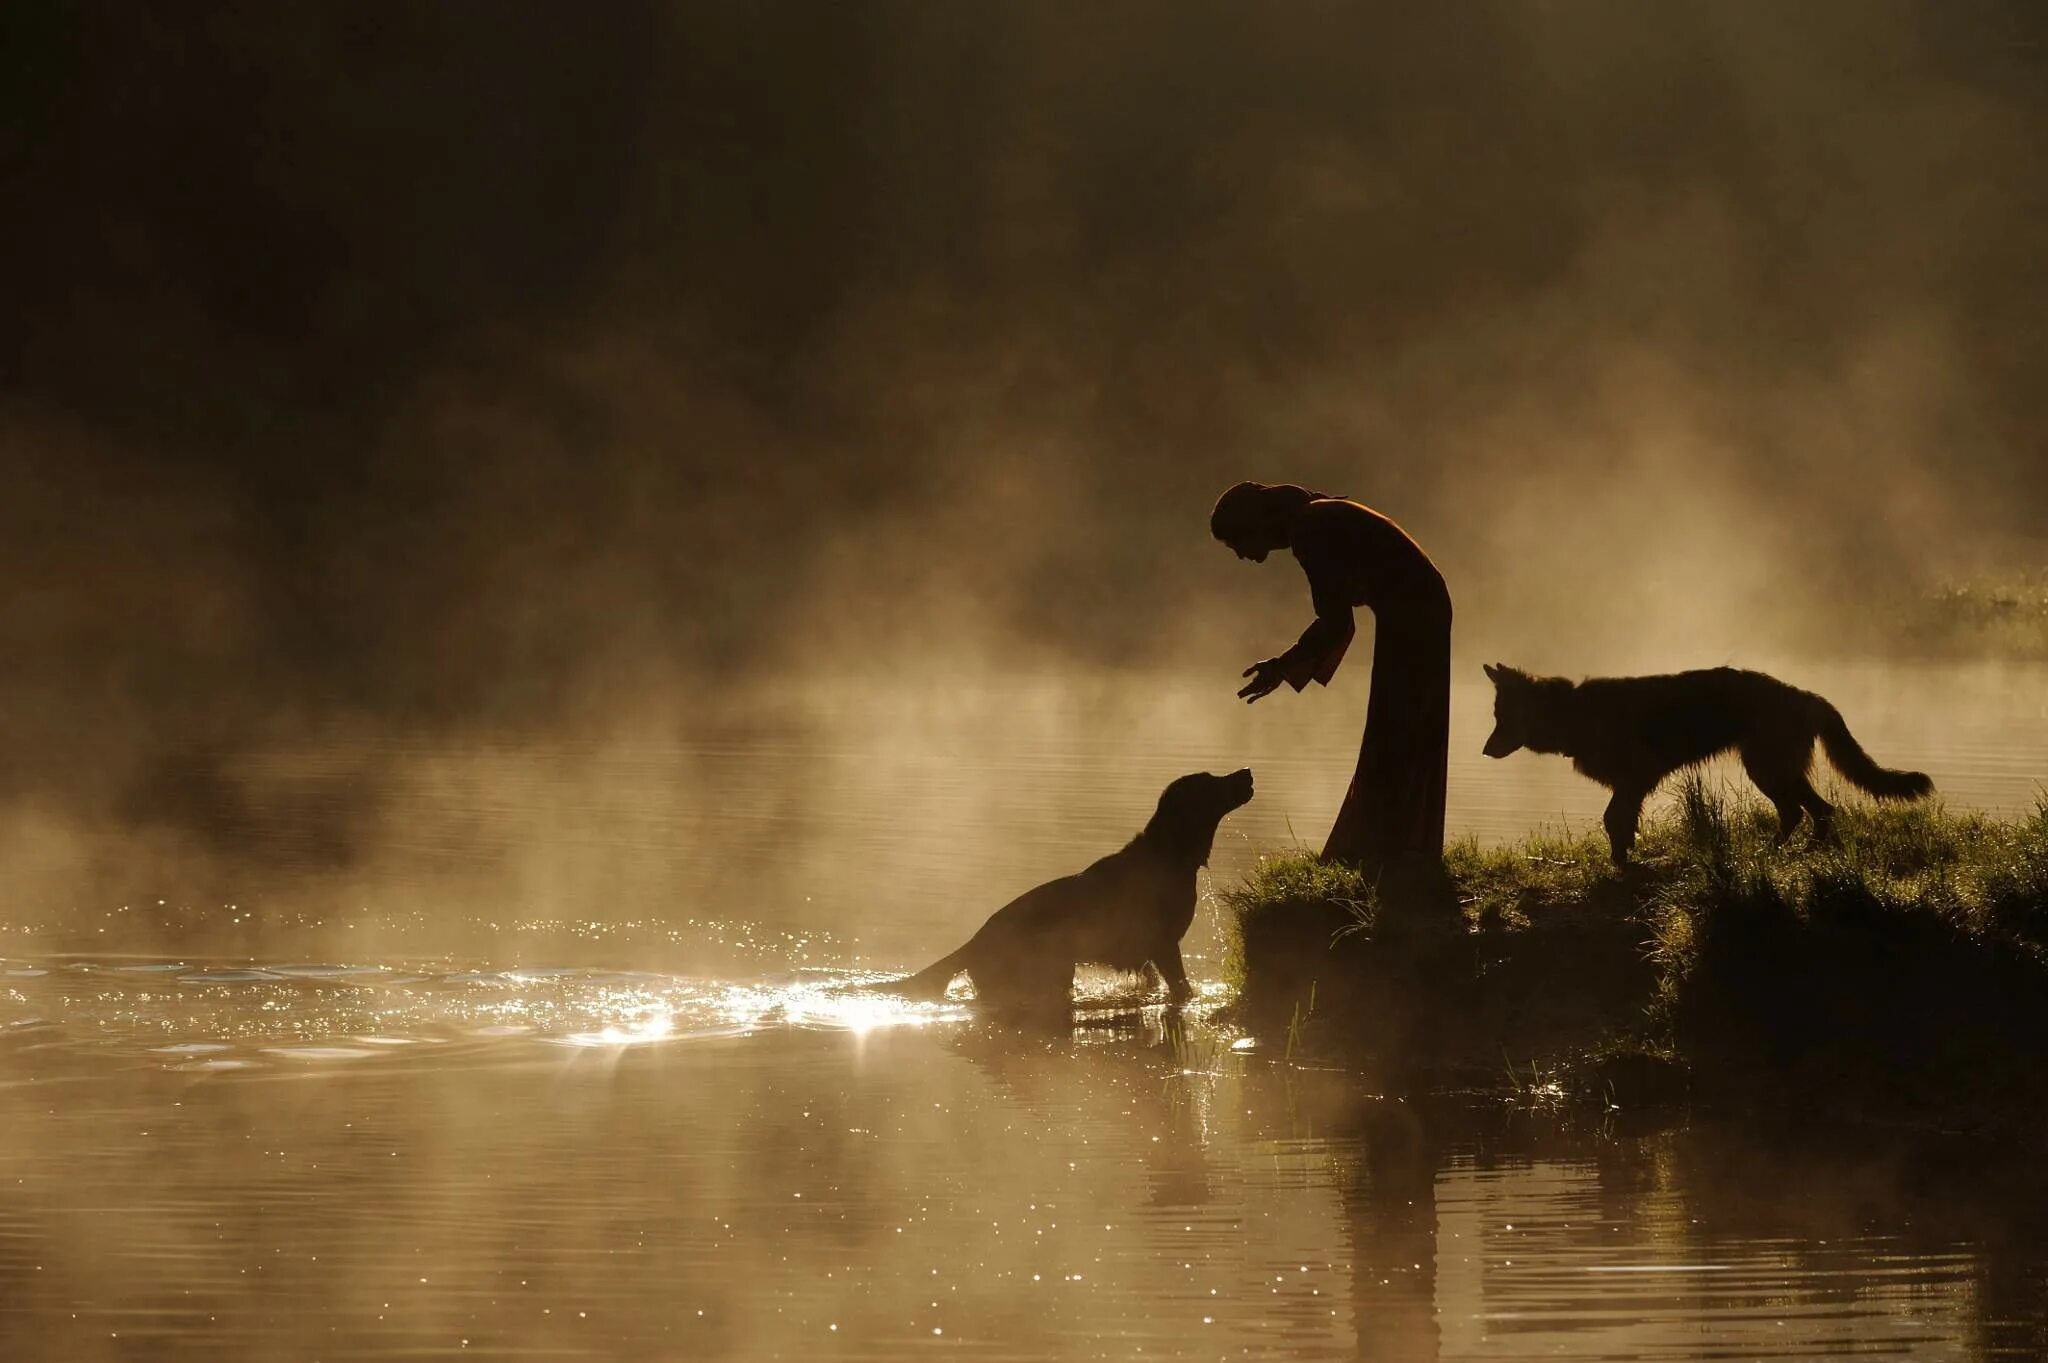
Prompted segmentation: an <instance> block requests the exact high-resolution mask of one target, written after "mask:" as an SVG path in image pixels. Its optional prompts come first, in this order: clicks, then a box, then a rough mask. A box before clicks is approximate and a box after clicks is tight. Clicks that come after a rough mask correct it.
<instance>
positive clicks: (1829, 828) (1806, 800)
mask: <svg viewBox="0 0 2048 1363" xmlns="http://www.w3.org/2000/svg"><path fill="white" fill-rule="evenodd" d="M1802 784H1803V785H1804V786H1805V787H1806V793H1805V794H1803V795H1801V796H1800V797H1799V803H1800V804H1802V805H1805V806H1806V812H1807V813H1808V814H1811V815H1812V816H1813V836H1814V838H1815V839H1816V840H1818V841H1820V842H1833V841H1834V840H1835V807H1834V806H1833V805H1831V804H1829V803H1828V802H1827V801H1826V800H1823V799H1822V798H1821V795H1820V792H1819V791H1817V790H1815V789H1814V788H1813V782H1811V781H1802Z"/></svg>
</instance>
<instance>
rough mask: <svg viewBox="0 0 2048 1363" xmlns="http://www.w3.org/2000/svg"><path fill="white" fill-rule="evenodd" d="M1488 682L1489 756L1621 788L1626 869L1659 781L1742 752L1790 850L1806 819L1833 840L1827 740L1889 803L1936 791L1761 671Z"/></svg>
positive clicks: (1614, 831)
mask: <svg viewBox="0 0 2048 1363" xmlns="http://www.w3.org/2000/svg"><path fill="white" fill-rule="evenodd" d="M1486 675H1487V676H1488V677H1489V678H1491V679H1492V681H1493V736H1492V737H1490V738H1488V739H1487V740H1486V748H1485V752H1486V755H1487V756H1488V757H1506V756H1507V755H1508V754H1509V753H1511V752H1513V751H1515V749H1517V748H1527V749H1529V750H1530V751H1531V752H1544V753H1562V754H1563V755H1564V756H1566V757H1569V758H1571V759H1572V765H1573V766H1574V767H1576V768H1577V769H1578V770H1579V772H1580V773H1581V774H1582V775H1585V776H1590V777H1592V778H1593V779H1594V780H1595V781H1598V782H1599V783H1600V784H1601V785H1603V786H1606V787H1607V788H1608V789H1609V790H1611V791H1613V792H1614V798H1613V799H1612V800H1610V801H1609V802H1608V804H1607V814H1606V817H1605V819H1604V820H1603V822H1605V823H1606V825H1607V842H1608V848H1609V850H1610V851H1611V852H1612V854H1613V857H1614V862H1615V864H1616V865H1617V866H1620V865H1626V864H1627V862H1628V854H1629V849H1630V848H1632V847H1633V846H1634V845H1635V840H1636V822H1637V820H1638V819H1639V818H1640V817H1641V815H1642V811H1643V801H1644V800H1646V799H1648V798H1649V796H1650V792H1651V791H1653V790H1655V789H1656V788H1657V783H1658V782H1660V781H1662V780H1663V779H1664V778H1665V777H1667V776H1669V775H1670V774H1671V773H1672V772H1674V771H1677V770H1679V769H1680V768H1681V767H1689V766H1692V765H1693V764H1694V763H1696V762H1704V761H1706V760H1707V759H1708V758H1710V757H1713V756H1715V755H1716V754H1719V753H1724V752H1727V751H1728V750H1729V749H1730V748H1733V749H1735V750H1736V751H1737V752H1739V753H1740V754H1741V755H1742V769H1743V770H1744V771H1746V772H1748V773H1749V779H1750V780H1752V781H1754V782H1756V784H1757V789H1759V790H1761V791H1762V792H1763V793H1764V798H1766V799H1768V800H1769V801H1770V802H1771V803H1772V804H1774V805H1776V806H1777V808H1778V842H1779V844H1780V845H1781V846H1782V845H1783V844H1784V842H1785V840H1786V839H1787V838H1789V837H1791V836H1792V830H1793V829H1795V828H1797V827H1798V826H1799V819H1800V816H1801V815H1802V814H1810V815H1812V816H1813V831H1814V836H1816V837H1819V838H1826V837H1828V836H1829V835H1830V833H1831V832H1832V820H1833V818H1834V813H1835V810H1834V806H1832V805H1830V804H1829V803H1828V802H1827V801H1826V800H1823V799H1822V798H1821V797H1820V793H1819V792H1818V791H1816V790H1815V789H1814V788H1813V783H1812V782H1811V781H1809V780H1807V779H1806V772H1807V769H1808V768H1809V767H1810V766H1811V765H1812V764H1813V743H1814V740H1815V739H1816V738H1817V739H1819V740H1820V743H1821V746H1822V747H1824V748H1826V749H1827V753H1828V760H1829V761H1830V762H1832V763H1834V766H1835V770H1837V771H1839V772H1841V773H1842V775H1843V777H1844V778H1846V779H1847V780H1848V781H1849V782H1850V783H1851V784H1852V785H1856V786H1860V787H1861V788H1862V789H1864V790H1865V791H1868V792H1869V793H1870V794H1872V795H1875V796H1876V797H1877V798H1878V799H1880V800H1917V799H1919V798H1920V797H1921V796H1923V795H1926V794H1928V793H1929V792H1930V791H1932V790H1933V789H1934V782H1933V781H1931V780H1929V779H1928V777H1927V776H1926V774H1925V773H1922V772H1917V771H1892V770H1890V769H1889V768H1886V767H1880V766H1879V765H1877V763H1876V762H1874V761H1872V760H1871V758H1870V754H1869V753H1867V752H1865V751H1863V747H1862V745H1861V744H1859V743H1857V741H1856V740H1855V739H1854V738H1853V737H1851V736H1850V733H1849V726H1848V725H1846V724H1844V723H1843V722H1842V715H1841V712H1840V711H1838V710H1836V709H1835V707H1834V706H1832V705H1830V704H1828V702H1827V701H1825V700H1823V699H1822V698H1821V697H1819V696H1816V695H1815V694H1813V692H1811V691H1801V690H1800V689H1799V688H1798V687H1796V686H1787V685H1786V684H1785V683H1784V682H1781V681H1779V680H1778V679H1777V678H1775V677H1767V676H1765V675H1764V674H1763V673H1761V672H1745V671H1742V670H1740V669H1738V668H1733V667H1716V668H1709V669H1707V670H1705V671H1699V672H1679V673H1674V674H1672V675H1670V676H1660V677H1592V678H1589V679H1587V680H1585V681H1582V682H1574V681H1570V680H1567V679H1566V678H1563V677H1532V676H1530V675H1529V674H1528V673H1526V672H1521V671H1518V670H1516V669H1515V668H1512V667H1508V666H1506V665H1504V664H1488V665H1487V668H1486Z"/></svg>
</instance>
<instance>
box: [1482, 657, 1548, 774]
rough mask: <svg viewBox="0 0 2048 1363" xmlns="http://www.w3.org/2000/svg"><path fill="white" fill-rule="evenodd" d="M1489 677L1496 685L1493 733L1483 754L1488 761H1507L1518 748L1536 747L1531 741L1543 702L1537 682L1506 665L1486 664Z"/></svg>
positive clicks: (1519, 670)
mask: <svg viewBox="0 0 2048 1363" xmlns="http://www.w3.org/2000/svg"><path fill="white" fill-rule="evenodd" d="M1486 676H1487V679H1488V680H1489V681H1491V682H1492V683H1493V733H1492V735H1491V736H1490V737H1489V738H1488V739H1487V740H1486V747H1485V748H1483V749H1482V750H1481V751H1483V752H1484V753H1485V754H1486V755H1487V756H1488V757H1506V756H1507V755H1508V754H1509V753H1511V752H1514V751H1515V750H1516V749H1517V748H1526V747H1532V746H1534V745H1533V744H1532V743H1531V742H1530V741H1529V740H1530V739H1531V738H1532V737H1533V736H1534V735H1533V733H1532V729H1533V727H1534V725H1535V722H1536V720H1535V712H1536V708H1537V705H1538V702H1539V697H1538V695H1537V692H1536V678H1534V677H1532V676H1530V675H1529V674H1528V673H1526V672H1524V671H1522V670H1521V669H1519V668H1514V667H1509V666H1508V665H1507V664H1506V663H1488V664H1486Z"/></svg>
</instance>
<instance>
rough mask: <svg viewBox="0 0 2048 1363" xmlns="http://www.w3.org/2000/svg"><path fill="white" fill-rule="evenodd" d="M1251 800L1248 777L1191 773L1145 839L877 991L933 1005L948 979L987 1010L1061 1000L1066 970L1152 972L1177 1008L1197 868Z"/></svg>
mask: <svg viewBox="0 0 2048 1363" xmlns="http://www.w3.org/2000/svg"><path fill="white" fill-rule="evenodd" d="M1251 798H1252V774H1251V771H1250V770H1249V769H1246V770H1242V771H1235V772H1232V773H1231V774H1230V775H1228V776H1211V775H1210V774H1208V773H1207V772H1196V773H1194V774H1193V775H1191V776H1183V777H1181V778H1180V779H1179V780H1177V781H1175V782H1173V783H1172V784H1171V785H1169V786H1167V788H1166V789H1165V791H1164V792H1162V793H1161V795H1160V796H1159V808H1158V809H1157V810H1156V811H1154V813H1153V815H1152V821H1151V822H1150V823H1148V824H1146V825H1145V831H1144V832H1142V833H1140V834H1138V836H1137V837H1135V838H1133V839H1131V841H1130V844H1129V845H1128V846H1126V847H1125V848H1124V849H1123V850H1122V851H1120V852H1112V853H1111V854H1110V855H1108V856H1106V857H1104V858H1102V860H1100V861H1098V862H1096V863H1095V864H1094V865H1093V866H1090V867H1089V868H1088V869H1087V870H1085V871H1082V872H1080V873H1078V874H1076V875H1070V876H1062V877H1061V878H1060V879H1058V880H1052V881H1047V882H1046V883H1045V884H1043V885H1040V886H1039V887H1038V888H1037V889H1035V890H1026V891H1025V892H1024V893H1023V894H1021V895H1019V896H1017V898H1015V899H1013V900H1011V901H1010V902H1009V903H1007V904H1005V905H1004V906H1003V907H1002V908H1000V909H997V910H996V911H995V913H994V914H992V915H990V917H989V920H988V922H986V923H984V924H982V925H981V931H979V932H977V933H975V934H974V936H973V937H971V938H969V939H968V941H967V945H966V946H963V947H961V948H960V949H959V950H958V951H956V952H954V953H953V954H952V955H950V956H948V957H946V958H945V959H944V960H941V961H938V962H936V963H934V964H932V965H929V966H927V967H925V968H924V969H923V970H920V971H918V972H917V973H916V974H915V975H910V976H906V977H905V978H903V979H901V980H894V981H891V982H889V983H887V984H880V985H876V986H873V987H874V988H876V989H883V990H888V991H891V992H894V993H899V994H905V995H908V996H910V997H912V998H932V999H935V998H939V997H941V996H943V995H944V994H945V992H946V989H947V987H948V986H950V985H951V984H952V982H953V978H954V977H955V976H956V975H960V974H963V973H964V974H966V975H967V976H968V977H969V978H971V979H972V980H973V981H974V992H975V995H976V996H977V997H978V998H979V999H980V1000H981V1001H982V1002H984V1003H986V1004H989V1005H991V1006H994V1007H999V1008H1000V1007H1018V1006H1025V1005H1033V1004H1036V1005H1039V1006H1043V1005H1045V1004H1047V1003H1053V1002H1060V1003H1063V1002H1065V1001H1066V1000H1067V999H1068V998H1069V997H1070V996H1071V991H1072V989H1073V985H1074V967H1075V966H1077V965H1083V964H1094V965H1106V966H1110V967H1112V968H1114V969H1117V970H1127V971H1131V972H1132V973H1137V972H1140V971H1143V970H1144V969H1145V967H1146V966H1148V965H1149V966H1151V967H1153V968H1154V969H1155V970H1157V971H1158V972H1159V975H1160V977H1161V978H1162V979H1164V980H1165V981H1166V988H1167V992H1168V994H1169V995H1170V996H1171V997H1172V998H1173V999H1174V1000H1176V1001H1179V1000H1184V999H1186V998H1188V997H1189V995H1190V994H1191V993H1192V992H1193V991H1192V990H1191V989H1190V988H1189V986H1188V972H1187V968H1186V967H1185V966H1184V965H1182V963H1181V959H1180V939H1181V936H1182V934H1184V933H1185V932H1186V931H1187V930H1188V925H1189V924H1190V923H1192V922H1193V921H1194V918H1195V870H1196V868H1198V867H1201V866H1206V865H1207V864H1208V862H1209V849H1210V847H1211V846H1212V845H1213V844H1214V843H1215V841H1216V825H1217V824H1219V823H1221V822H1222V821H1223V816H1224V815H1226V814H1228V813H1229V812H1230V811H1231V810H1233V809H1236V808H1238V807H1239V806H1241V805H1243V804H1244V803H1245V802H1246V801H1248V800H1250V799H1251Z"/></svg>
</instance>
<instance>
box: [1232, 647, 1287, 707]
mask: <svg viewBox="0 0 2048 1363" xmlns="http://www.w3.org/2000/svg"><path fill="white" fill-rule="evenodd" d="M1239 675H1241V676H1246V677H1250V678H1251V680H1250V681H1248V682H1246V683H1245V684H1244V686H1243V687H1242V688H1241V689H1240V690H1239V691H1238V693H1237V694H1238V695H1240V696H1242V697H1244V703H1245V704H1246V705H1250V704H1251V703H1252V702H1253V701H1255V700H1257V699H1258V698H1259V697H1260V696H1270V695H1272V694H1273V691H1274V689H1275V688H1277V687H1278V686H1279V685H1280V683H1281V682H1283V681H1285V680H1286V678H1285V677H1283V676H1282V675H1281V674H1280V660H1279V659H1278V658H1268V659H1266V660H1265V661H1264V662H1258V663H1253V664H1252V665H1251V666H1250V667H1247V668H1246V669H1245V670H1244V671H1243V672H1242V673H1240V674H1239Z"/></svg>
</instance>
